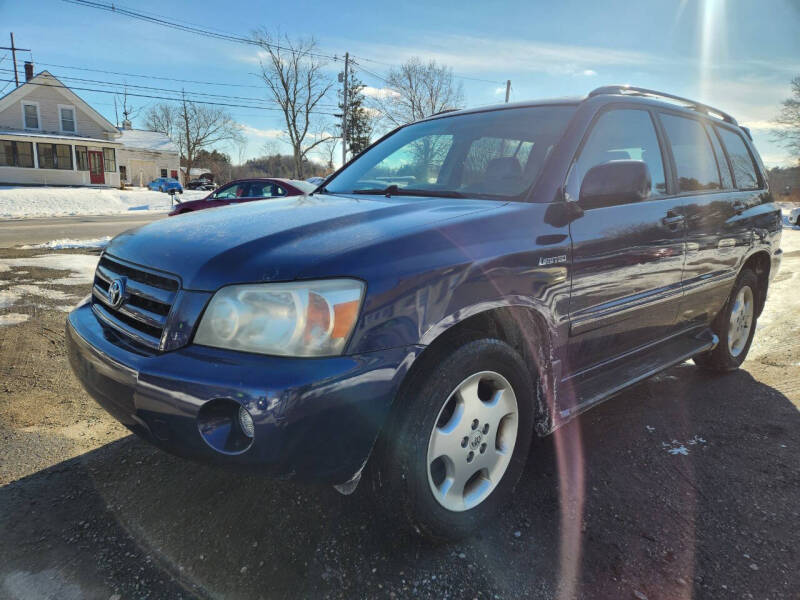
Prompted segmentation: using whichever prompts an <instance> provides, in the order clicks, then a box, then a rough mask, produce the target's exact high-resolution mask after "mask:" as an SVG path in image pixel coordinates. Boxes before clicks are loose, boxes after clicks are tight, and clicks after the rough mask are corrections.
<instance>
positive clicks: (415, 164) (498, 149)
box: [325, 105, 575, 199]
mask: <svg viewBox="0 0 800 600" xmlns="http://www.w3.org/2000/svg"><path fill="white" fill-rule="evenodd" d="M574 112H575V106H572V105H561V106H535V107H527V108H513V109H506V110H492V111H487V112H481V113H471V114H462V115H454V116H451V117H443V118H440V119H434V120H431V121H423V122H419V123H414V124H412V125H409V126H407V127H404V128H402V129H400V130H399V131H397V132H396V133H395V134H393V135H392V136H390V137H389V138H387V139H386V140H384V141H383V142H381V143H379V144H377V145H376V146H374V147H373V148H371V149H369V150H367V151H366V152H365V153H364V154H362V155H361V156H359V157H358V158H357V159H356V160H355V161H354V162H353V163H352V164H351V165H350V166H349V167H347V168H346V169H345V170H344V171H342V172H341V173H340V174H339V175H337V176H336V177H335V178H334V179H333V180H332V181H330V182H329V183H328V184H327V185H326V186H325V191H327V192H328V193H332V194H336V193H341V194H350V193H375V194H378V193H384V194H386V195H411V194H419V195H437V196H438V195H446V196H457V197H460V196H464V197H468V196H472V197H488V198H502V199H520V198H521V197H522V196H523V195H524V194H525V193H526V192H527V191H528V190H529V189H530V188H531V186H532V185H533V184H534V182H535V181H536V178H537V177H538V175H539V173H540V172H541V170H542V166H543V165H544V163H545V160H546V159H547V157H548V156H549V154H550V151H551V150H552V149H553V146H555V144H556V143H557V142H558V140H559V138H560V137H561V135H562V133H563V132H564V129H566V126H567V123H568V122H569V120H570V118H571V117H572V115H573V113H574Z"/></svg>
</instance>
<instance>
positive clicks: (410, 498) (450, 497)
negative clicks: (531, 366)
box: [379, 339, 534, 540]
mask: <svg viewBox="0 0 800 600" xmlns="http://www.w3.org/2000/svg"><path fill="white" fill-rule="evenodd" d="M533 389H534V383H533V380H532V378H531V375H530V373H529V370H528V368H527V367H526V365H525V363H524V362H523V360H522V358H521V357H520V355H519V354H518V353H517V352H516V351H515V350H514V349H513V348H512V347H511V346H509V345H508V344H506V343H504V342H502V341H500V340H496V339H482V340H475V341H470V342H467V343H464V344H463V345H461V346H460V347H458V348H457V349H455V351H452V350H450V351H449V354H448V355H446V356H445V357H442V359H441V360H433V361H429V362H428V364H427V365H426V366H424V367H422V368H421V370H420V371H419V372H418V373H416V374H415V375H414V376H413V379H412V380H411V381H410V382H409V384H408V385H407V386H406V387H405V391H404V392H403V393H402V394H401V396H400V397H399V398H398V399H397V402H398V403H399V404H398V405H397V406H396V410H397V412H396V418H395V422H394V423H393V424H392V425H393V426H392V427H391V428H390V429H389V430H388V431H387V436H391V439H387V440H385V442H386V443H385V446H386V448H385V450H386V451H385V452H384V455H383V456H382V457H381V459H380V465H379V469H380V481H381V482H382V484H383V485H382V490H381V492H382V493H383V495H384V496H385V498H386V500H387V501H388V506H390V507H393V508H394V509H395V510H396V509H399V510H400V511H401V513H402V516H403V517H404V518H405V519H406V520H407V521H408V522H409V523H410V524H411V526H412V528H413V529H415V530H417V531H418V532H420V533H422V534H423V535H426V536H428V537H431V538H434V539H441V540H445V539H459V538H463V537H466V536H469V535H471V534H474V533H478V532H479V531H480V525H481V524H482V523H483V522H484V521H486V520H487V519H489V518H491V517H493V516H494V515H495V513H496V512H497V511H498V510H499V509H500V508H501V507H502V506H504V505H505V504H506V503H507V502H509V500H510V499H511V497H512V495H513V492H514V487H515V486H516V484H517V481H518V480H519V478H520V476H521V474H522V471H523V469H524V466H525V462H526V459H527V456H528V452H529V449H530V444H531V438H532V435H533Z"/></svg>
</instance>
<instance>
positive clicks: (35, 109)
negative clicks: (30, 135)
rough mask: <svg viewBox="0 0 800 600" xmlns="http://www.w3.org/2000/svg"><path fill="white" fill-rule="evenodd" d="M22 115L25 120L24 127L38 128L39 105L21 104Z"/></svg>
mask: <svg viewBox="0 0 800 600" xmlns="http://www.w3.org/2000/svg"><path fill="white" fill-rule="evenodd" d="M22 116H23V119H24V120H25V123H24V125H25V129H39V106H38V105H36V104H24V103H23V105H22Z"/></svg>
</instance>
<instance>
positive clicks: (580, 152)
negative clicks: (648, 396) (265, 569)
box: [67, 86, 781, 538]
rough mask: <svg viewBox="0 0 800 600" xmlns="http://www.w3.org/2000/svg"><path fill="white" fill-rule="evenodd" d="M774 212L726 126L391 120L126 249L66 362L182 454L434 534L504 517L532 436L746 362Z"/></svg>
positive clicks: (649, 98)
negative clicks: (352, 147) (642, 389)
mask: <svg viewBox="0 0 800 600" xmlns="http://www.w3.org/2000/svg"><path fill="white" fill-rule="evenodd" d="M780 237H781V218H780V211H779V209H778V208H777V207H776V205H775V204H774V203H773V199H772V197H771V195H770V193H769V190H768V188H767V183H766V176H765V170H764V167H763V165H762V163H761V160H760V158H759V156H758V153H757V152H756V150H755V148H754V147H753V144H752V142H751V140H750V135H749V132H748V131H747V130H746V129H745V128H743V127H740V126H738V124H737V123H736V121H735V119H734V118H733V117H731V116H730V115H728V114H726V113H724V112H722V111H720V110H717V109H713V108H711V107H708V106H705V105H702V104H700V103H697V102H694V101H691V100H687V99H684V98H679V97H676V96H671V95H668V94H663V93H659V92H654V91H652V90H644V89H640V88H630V87H624V86H611V87H605V88H599V89H597V90H595V91H593V92H592V93H590V94H589V95H588V97H586V98H583V99H576V100H556V101H541V102H529V103H518V104H505V105H502V106H498V107H492V108H480V109H474V110H462V111H457V112H448V113H446V114H440V115H436V116H433V117H431V118H428V119H426V120H423V121H420V122H416V123H412V124H409V125H406V126H404V127H401V128H399V129H397V130H395V131H393V132H391V133H390V134H389V135H387V136H385V137H384V138H383V139H381V140H379V141H378V142H377V143H376V144H374V145H373V146H372V147H370V148H369V149H367V150H366V151H365V152H363V153H362V154H360V155H359V156H357V157H355V158H354V159H353V160H352V161H351V162H350V163H349V164H347V165H346V166H345V167H344V168H342V169H341V170H340V171H338V172H337V173H336V174H334V175H333V176H331V177H329V178H328V179H327V180H326V181H325V182H324V184H323V185H322V187H321V188H319V189H318V190H317V191H316V192H314V193H313V194H311V195H308V196H298V197H291V198H284V199H278V200H274V201H272V202H264V203H258V202H256V203H249V204H244V205H238V206H230V207H225V208H222V209H219V210H214V211H202V212H199V213H194V214H189V215H186V216H185V217H184V218H181V219H167V220H164V221H159V222H156V223H153V224H150V225H147V226H145V227H142V228H140V229H137V230H135V231H130V232H126V233H123V234H121V235H119V236H118V237H116V238H115V239H114V240H113V241H112V242H111V243H110V244H109V246H108V247H107V249H106V250H105V252H104V253H103V255H102V257H101V259H100V262H99V264H98V267H97V272H96V276H95V279H94V287H93V293H92V296H91V297H90V298H87V300H86V301H85V302H84V303H82V304H81V305H80V306H78V307H77V308H76V309H75V310H73V311H72V313H70V315H69V319H68V322H67V343H68V348H69V356H70V361H71V364H72V368H73V369H74V371H75V373H76V374H77V376H78V377H79V379H80V380H81V382H82V383H83V385H84V386H85V387H86V389H87V390H88V391H89V393H90V394H91V395H92V396H93V397H94V398H95V399H96V400H97V401H98V402H99V403H100V404H102V405H103V406H104V407H105V408H106V410H108V412H110V413H111V414H112V415H113V416H114V417H116V418H117V419H118V420H119V421H121V422H122V423H123V424H125V425H126V426H127V427H128V428H130V429H131V430H132V431H134V432H135V433H137V434H139V435H141V436H142V437H144V438H146V439H148V440H150V441H151V442H152V443H153V444H156V445H157V446H159V447H161V448H163V449H165V450H168V451H170V452H174V453H176V454H179V455H183V456H187V457H192V458H195V459H199V460H202V461H208V462H216V463H221V464H224V465H229V466H230V467H243V468H250V469H252V470H254V471H256V472H261V473H266V474H270V475H272V476H274V477H297V478H304V479H308V480H313V481H318V482H327V483H330V484H333V485H335V486H336V487H337V489H339V490H340V491H342V492H343V493H349V492H350V491H352V490H353V489H355V486H356V485H357V484H358V482H359V480H360V478H361V475H362V472H364V471H365V469H367V470H368V471H369V472H370V474H371V475H372V477H371V479H372V480H373V482H374V487H375V489H376V490H377V491H378V492H379V493H380V494H383V495H385V496H386V497H387V498H389V499H390V500H391V506H392V507H393V509H394V510H395V511H396V512H397V513H398V514H401V515H404V517H406V518H408V519H410V521H411V522H412V524H413V525H414V526H415V527H416V528H417V529H418V530H419V531H422V532H423V533H425V534H427V535H430V536H433V537H438V538H447V537H457V536H461V535H465V534H468V533H469V532H470V531H473V530H474V527H475V525H476V524H477V523H479V522H480V521H482V520H484V519H486V518H487V517H489V516H490V515H491V514H492V513H494V512H496V511H497V510H498V508H499V507H500V506H502V505H503V503H505V502H507V501H508V499H509V496H510V495H511V494H513V490H514V487H515V484H516V483H517V480H518V479H519V477H520V475H521V473H522V470H523V467H524V464H525V462H526V460H527V458H528V453H529V449H530V445H531V441H532V437H533V436H534V435H539V436H543V435H547V434H548V433H551V432H552V431H554V430H555V429H556V428H558V427H560V426H561V425H563V424H564V423H566V422H567V421H569V420H570V419H572V418H573V417H575V416H576V415H578V414H580V413H581V412H583V411H584V410H586V409H588V408H590V407H592V406H594V405H595V404H597V403H598V402H601V401H602V400H605V399H606V398H608V397H610V396H612V395H613V394H615V393H616V392H618V391H620V390H621V389H623V388H625V387H627V386H630V385H632V384H634V383H635V382H637V381H640V380H642V379H644V378H646V377H648V376H651V375H653V374H654V373H657V372H659V371H661V370H663V369H666V368H668V367H670V366H672V365H675V364H678V363H680V362H683V361H685V360H687V359H690V358H691V359H693V360H694V362H695V363H696V364H697V365H698V366H699V367H702V368H705V369H711V370H716V371H729V370H732V369H736V368H737V367H738V366H739V365H740V364H741V363H742V361H743V360H744V358H745V356H746V355H747V352H748V349H749V347H750V344H751V341H752V339H753V334H754V332H755V330H756V320H757V319H758V316H759V314H760V313H761V310H762V308H763V307H764V302H765V298H766V295H767V288H768V285H769V282H770V280H771V278H772V277H773V276H774V275H775V272H776V270H777V268H778V265H779V263H780V258H781V250H780Z"/></svg>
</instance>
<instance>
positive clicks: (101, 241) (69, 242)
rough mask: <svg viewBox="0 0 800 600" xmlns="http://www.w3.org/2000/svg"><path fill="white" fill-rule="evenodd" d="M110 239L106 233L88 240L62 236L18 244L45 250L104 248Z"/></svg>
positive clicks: (22, 247)
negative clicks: (38, 241)
mask: <svg viewBox="0 0 800 600" xmlns="http://www.w3.org/2000/svg"><path fill="white" fill-rule="evenodd" d="M110 240H111V236H110V235H107V236H105V237H99V238H92V239H88V240H75V239H71V238H64V239H60V240H50V241H49V242H45V243H43V244H31V245H25V246H19V248H20V249H21V250H35V249H39V248H45V249H47V250H67V249H71V248H105V247H106V246H108V242H109V241H110Z"/></svg>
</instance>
